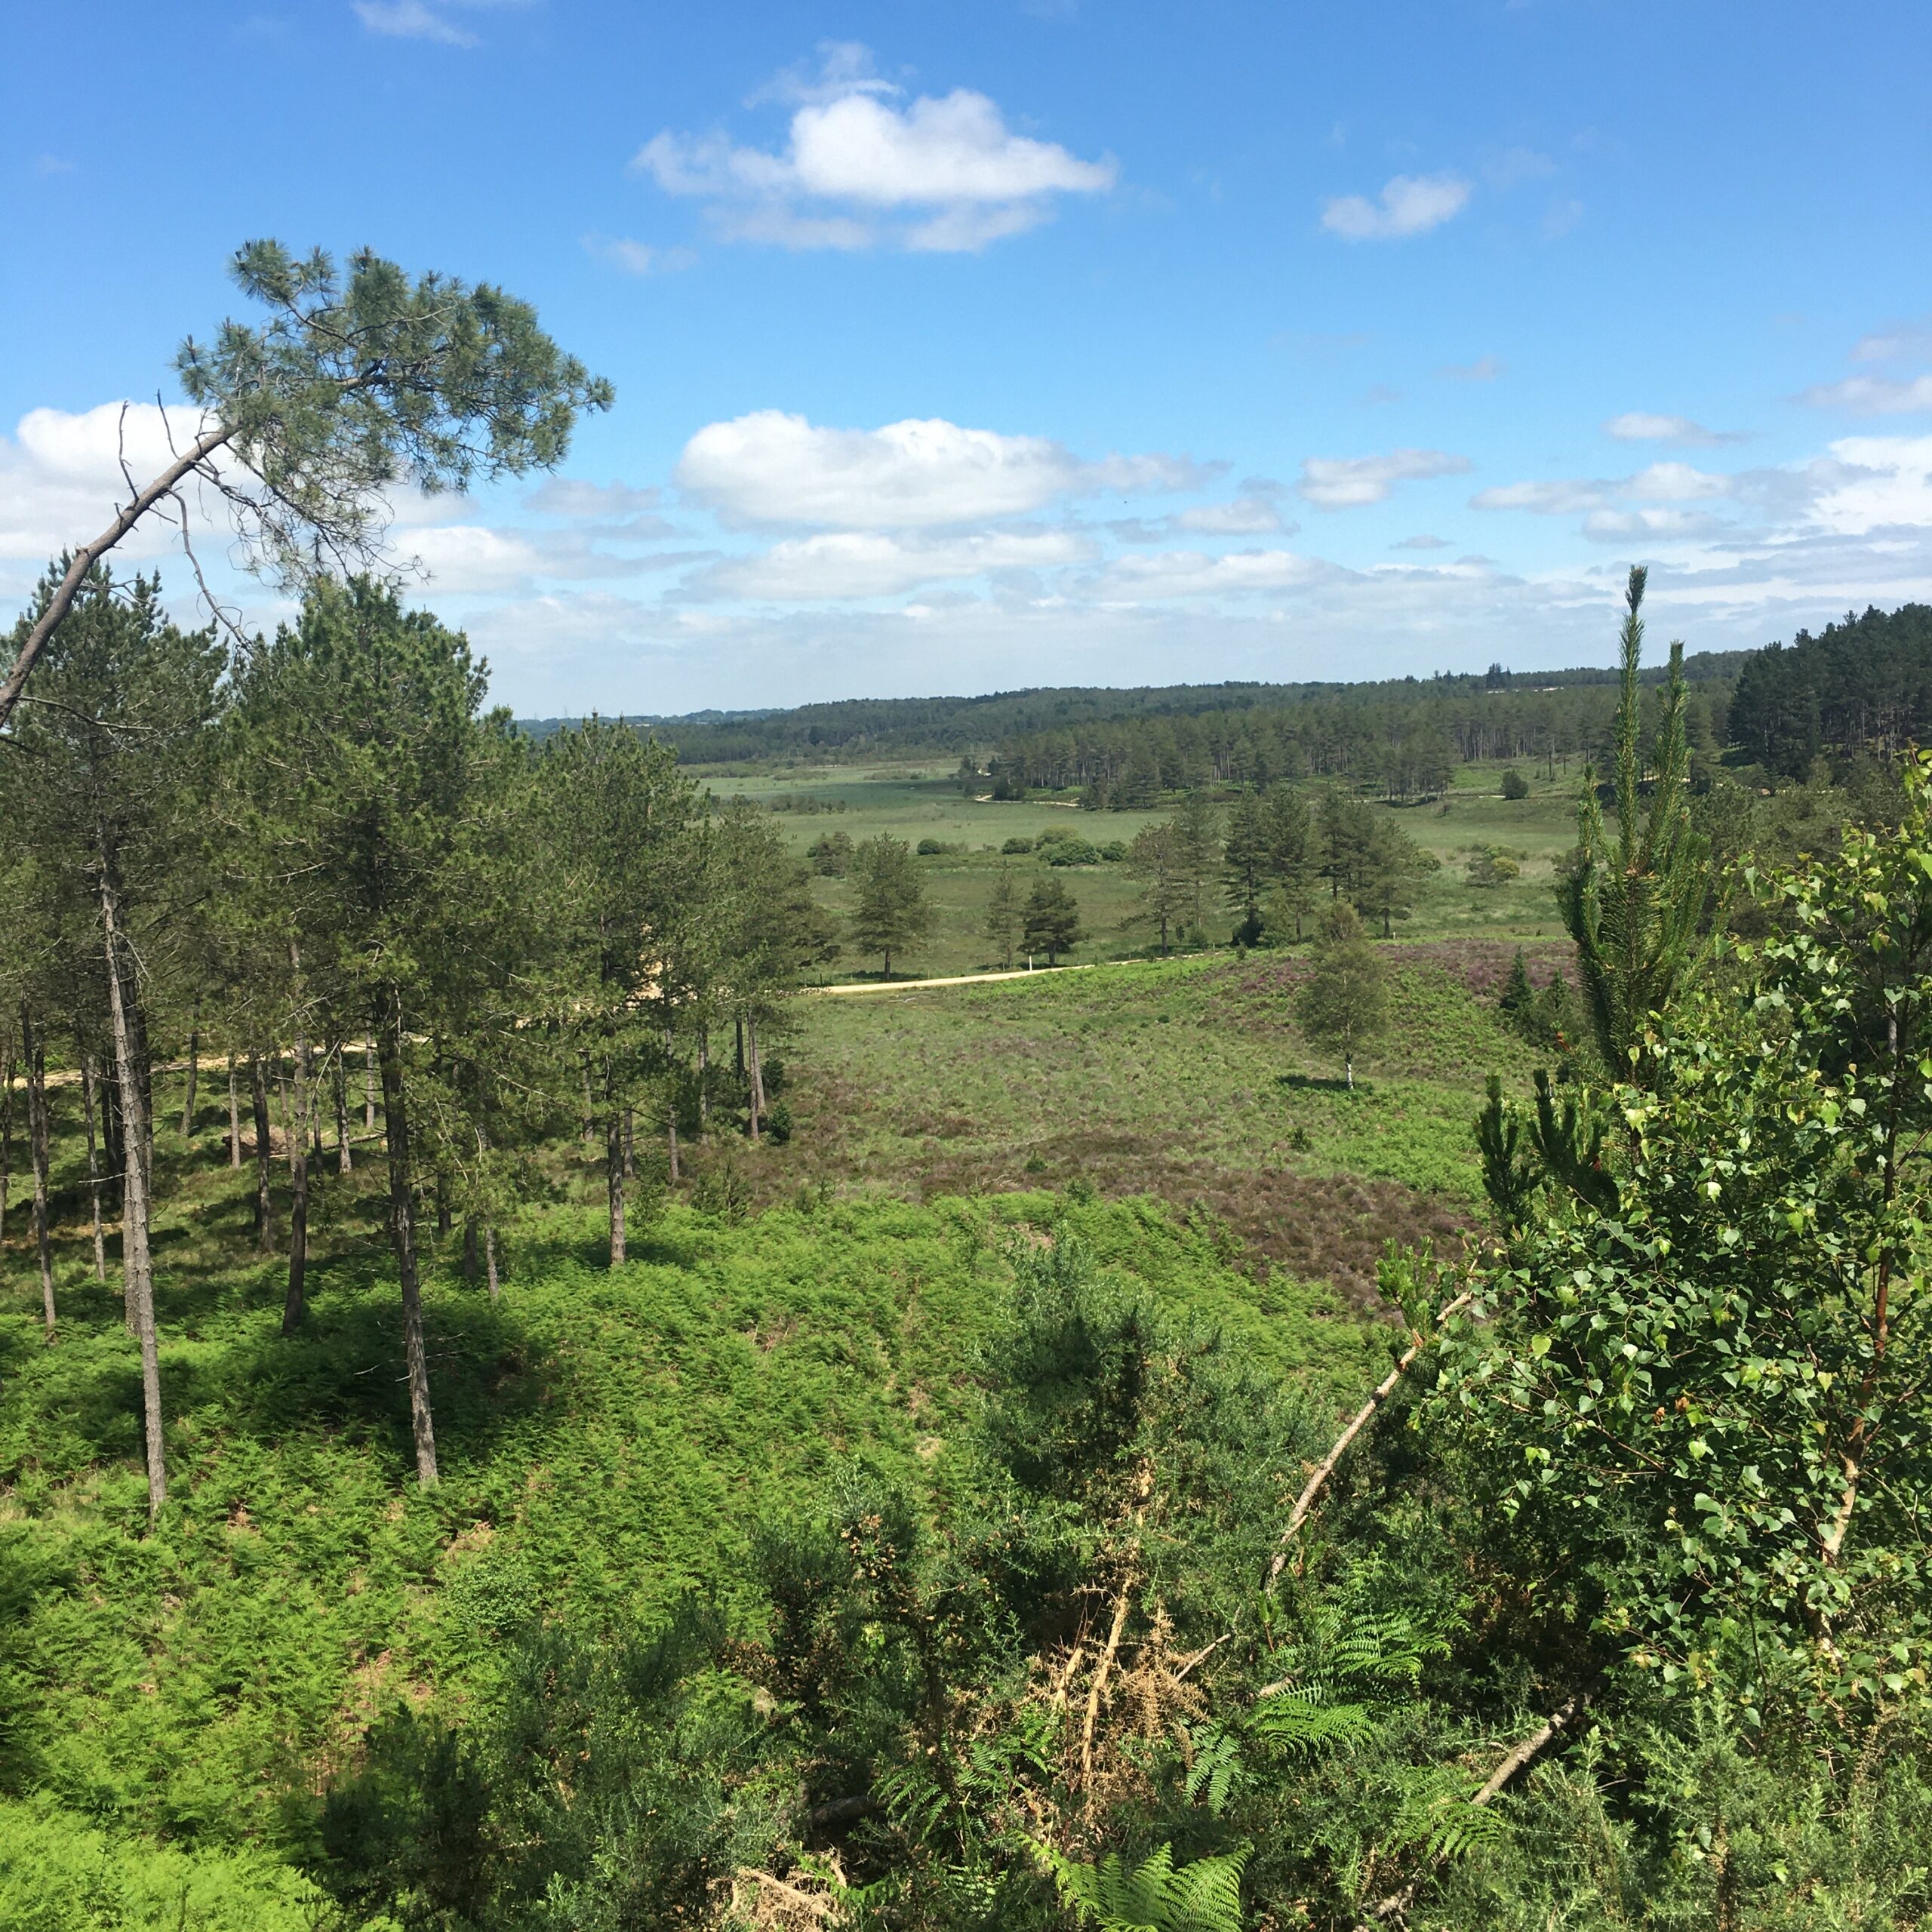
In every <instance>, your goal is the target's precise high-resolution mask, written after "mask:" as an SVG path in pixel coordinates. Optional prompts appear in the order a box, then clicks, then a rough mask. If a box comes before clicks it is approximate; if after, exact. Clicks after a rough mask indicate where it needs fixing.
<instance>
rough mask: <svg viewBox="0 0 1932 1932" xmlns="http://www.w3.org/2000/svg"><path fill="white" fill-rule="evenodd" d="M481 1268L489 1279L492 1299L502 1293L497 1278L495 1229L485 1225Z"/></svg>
mask: <svg viewBox="0 0 1932 1932" xmlns="http://www.w3.org/2000/svg"><path fill="white" fill-rule="evenodd" d="M483 1269H484V1272H485V1274H486V1275H488V1278H489V1281H490V1299H491V1300H492V1301H494V1300H496V1299H497V1296H498V1295H499V1294H501V1293H502V1288H501V1286H500V1284H499V1282H498V1281H497V1231H496V1229H494V1228H488V1227H486V1228H485V1229H484V1230H483Z"/></svg>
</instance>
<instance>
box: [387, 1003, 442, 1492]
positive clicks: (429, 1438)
mask: <svg viewBox="0 0 1932 1932" xmlns="http://www.w3.org/2000/svg"><path fill="white" fill-rule="evenodd" d="M381 1011H382V1019H381V1027H380V1038H381V1045H380V1051H379V1058H380V1066H381V1070H382V1076H383V1119H384V1121H385V1122H386V1126H387V1133H386V1139H387V1140H388V1142H389V1244H390V1246H391V1247H392V1248H393V1249H394V1250H395V1267H396V1273H397V1275H398V1277H399V1278H400V1279H401V1284H402V1346H403V1355H404V1358H405V1361H406V1362H407V1364H408V1374H409V1424H410V1430H411V1434H412V1435H414V1438H415V1441H416V1480H417V1481H418V1482H419V1483H420V1484H422V1486H423V1487H424V1488H425V1489H434V1488H435V1486H436V1431H435V1423H434V1422H433V1420H432V1418H431V1417H430V1414H429V1355H428V1352H427V1350H426V1349H425V1348H424V1346H423V1291H422V1286H421V1284H420V1282H419V1281H418V1280H417V1273H416V1199H415V1190H414V1185H413V1183H414V1176H413V1175H412V1174H411V1171H410V1165H409V1106H408V1100H406V1098H405V1095H404V1092H403V1077H402V1054H403V1047H404V1044H405V1032H404V1027H403V1019H402V995H401V992H400V990H399V989H397V988H395V987H393V986H392V987H390V988H389V989H388V990H387V991H386V992H385V993H384V994H383V1004H382V1010H381Z"/></svg>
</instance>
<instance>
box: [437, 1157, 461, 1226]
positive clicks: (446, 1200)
mask: <svg viewBox="0 0 1932 1932" xmlns="http://www.w3.org/2000/svg"><path fill="white" fill-rule="evenodd" d="M455 1225H456V1219H455V1216H454V1214H452V1212H451V1208H450V1177H449V1176H448V1174H444V1173H438V1174H437V1176H436V1238H437V1239H438V1241H447V1240H448V1239H449V1235H450V1229H451V1228H453V1227H454V1226H455Z"/></svg>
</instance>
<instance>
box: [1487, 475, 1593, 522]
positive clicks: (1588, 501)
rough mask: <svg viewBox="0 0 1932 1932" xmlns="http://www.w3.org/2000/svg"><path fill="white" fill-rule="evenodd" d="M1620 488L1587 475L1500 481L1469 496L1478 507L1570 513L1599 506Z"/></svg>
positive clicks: (1537, 513)
mask: <svg viewBox="0 0 1932 1932" xmlns="http://www.w3.org/2000/svg"><path fill="white" fill-rule="evenodd" d="M1615 488H1617V485H1615V484H1614V482H1609V481H1602V480H1598V481H1594V482H1593V481H1590V480H1589V478H1586V477H1574V476H1572V477H1556V478H1546V479H1545V480H1543V481H1539V482H1532V483H1499V484H1497V485H1493V486H1492V487H1491V488H1489V489H1487V490H1478V491H1477V492H1476V493H1475V495H1474V496H1473V497H1471V498H1470V499H1469V507H1470V508H1471V509H1478V510H1528V511H1531V512H1533V513H1534V515H1537V516H1567V515H1570V514H1571V513H1572V512H1575V511H1577V510H1589V509H1597V508H1598V507H1599V506H1601V504H1602V503H1603V502H1604V499H1605V498H1606V497H1607V496H1608V495H1609V494H1611V491H1614V489H1615Z"/></svg>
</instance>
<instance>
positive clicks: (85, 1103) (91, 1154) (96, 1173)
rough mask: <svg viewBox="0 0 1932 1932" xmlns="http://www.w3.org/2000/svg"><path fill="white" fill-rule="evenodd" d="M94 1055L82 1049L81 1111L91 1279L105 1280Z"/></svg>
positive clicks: (105, 1254)
mask: <svg viewBox="0 0 1932 1932" xmlns="http://www.w3.org/2000/svg"><path fill="white" fill-rule="evenodd" d="M81 1112H82V1116H83V1117H84V1118H85V1120H86V1122H87V1130H88V1202H89V1204H90V1205H91V1207H92V1209H93V1211H94V1279H95V1280H96V1281H106V1279H107V1241H106V1236H105V1235H103V1232H101V1226H100V1148H99V1146H98V1145H97V1143H96V1140H95V1138H94V1056H93V1055H92V1054H90V1053H89V1052H88V1051H87V1049H86V1048H85V1047H82V1048H81Z"/></svg>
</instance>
